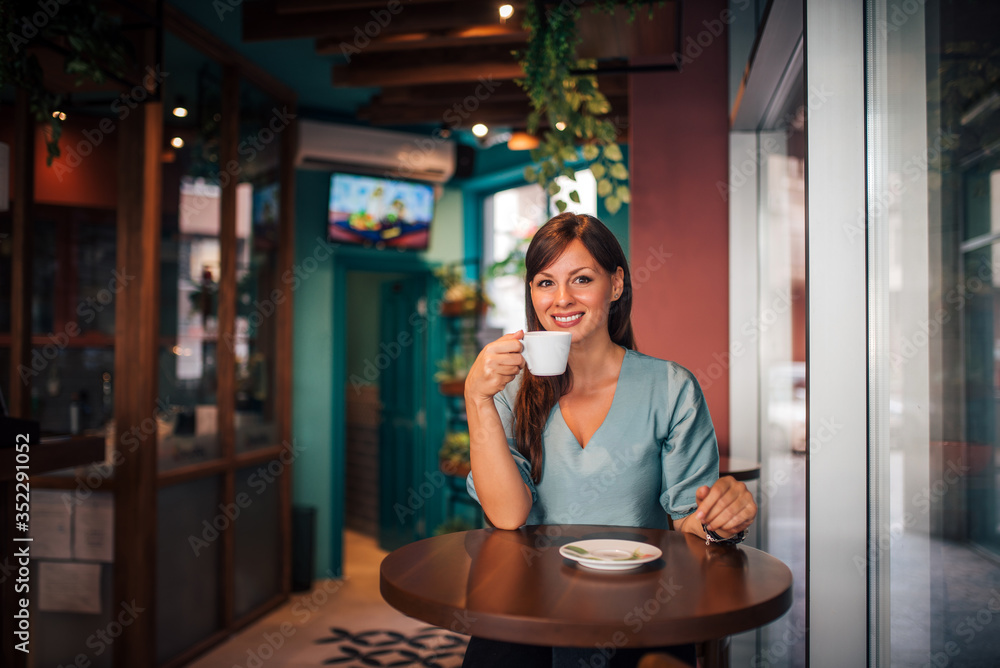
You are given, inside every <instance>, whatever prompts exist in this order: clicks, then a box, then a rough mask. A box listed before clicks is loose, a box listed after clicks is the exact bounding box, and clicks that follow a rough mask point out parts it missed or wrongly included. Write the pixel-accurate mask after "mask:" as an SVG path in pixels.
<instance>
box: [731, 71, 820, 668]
mask: <svg viewBox="0 0 1000 668" xmlns="http://www.w3.org/2000/svg"><path fill="white" fill-rule="evenodd" d="M790 90H791V92H790V93H789V94H788V97H787V98H786V99H785V100H783V101H781V102H780V103H781V104H782V105H783V109H784V112H783V113H782V114H781V115H780V118H782V119H783V120H782V121H781V123H780V125H779V127H777V128H775V129H773V130H768V131H764V132H760V133H758V146H759V151H760V166H761V168H760V172H759V184H758V185H759V202H760V204H759V216H760V219H759V221H758V236H759V239H760V249H759V252H760V262H759V267H760V282H759V285H760V295H759V298H758V310H757V318H756V320H755V321H754V322H752V323H748V324H749V325H750V326H751V328H752V330H753V334H752V335H751V336H753V338H755V339H756V340H757V344H758V348H759V355H760V357H759V359H760V404H759V410H760V417H759V424H760V461H761V480H764V481H767V484H764V485H762V486H761V487H760V493H759V494H758V501H759V504H760V522H759V527H758V528H757V531H758V532H759V536H758V539H759V542H760V547H761V548H762V549H764V550H765V551H767V552H769V553H770V554H773V555H774V556H776V557H778V558H779V559H781V560H782V561H783V562H785V563H786V564H787V565H788V567H789V568H790V569H791V570H792V575H793V577H794V581H795V592H794V593H795V596H794V602H793V604H792V609H791V610H790V611H789V613H788V615H786V616H785V617H784V618H782V619H780V620H778V621H777V622H775V623H773V624H770V625H769V626H767V627H765V628H764V629H762V631H761V645H760V647H759V650H758V654H756V655H755V659H756V660H760V659H764V660H766V662H767V663H766V665H768V666H774V667H775V668H777V667H779V666H804V665H806V659H805V657H806V643H805V642H803V640H804V638H805V629H806V617H805V612H806V606H805V601H806V597H805V582H806V542H805V541H806V503H805V499H806V457H807V446H806V346H805V342H806V327H805V323H806V303H805V301H806V300H805V294H806V292H805V286H806V283H805V278H806V272H805V258H806V243H805V219H806V218H805V136H804V131H803V130H804V126H803V124H802V113H801V111H802V109H804V106H805V99H804V94H803V81H802V72H801V70H799V73H798V75H797V76H796V77H795V81H794V82H793V84H792V86H791V89H790ZM746 329H747V328H746V327H742V328H741V330H743V331H745V330H746ZM762 665H764V664H762Z"/></svg>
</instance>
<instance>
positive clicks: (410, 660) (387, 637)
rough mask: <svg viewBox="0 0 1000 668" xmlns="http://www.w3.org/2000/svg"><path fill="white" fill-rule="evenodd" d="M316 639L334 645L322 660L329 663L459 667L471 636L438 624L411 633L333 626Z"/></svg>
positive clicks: (336, 664)
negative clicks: (325, 633) (451, 630)
mask: <svg viewBox="0 0 1000 668" xmlns="http://www.w3.org/2000/svg"><path fill="white" fill-rule="evenodd" d="M317 642H318V643H320V644H326V645H332V647H331V649H332V650H333V654H332V656H331V657H330V658H329V659H326V660H325V661H323V665H327V666H424V667H425V668H458V667H459V666H461V665H462V659H463V658H464V657H465V648H466V646H467V645H468V644H469V639H468V638H467V637H466V636H461V635H458V634H455V633H451V632H449V631H446V630H445V629H441V628H438V627H436V626H428V627H425V628H422V629H419V630H418V631H417V633H415V634H414V635H411V636H406V635H404V634H402V633H399V632H398V631H385V630H381V629H376V630H371V631H362V632H360V633H354V632H353V631H349V630H347V629H341V628H337V627H331V628H330V635H329V636H327V637H324V638H321V639H320V640H318V641H317Z"/></svg>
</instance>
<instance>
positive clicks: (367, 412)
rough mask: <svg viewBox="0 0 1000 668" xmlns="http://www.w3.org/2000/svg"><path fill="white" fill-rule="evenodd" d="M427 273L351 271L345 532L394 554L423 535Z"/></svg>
mask: <svg viewBox="0 0 1000 668" xmlns="http://www.w3.org/2000/svg"><path fill="white" fill-rule="evenodd" d="M429 280H430V274H429V272H427V271H426V270H423V269H422V270H415V271H407V272H385V271H369V270H363V269H355V268H352V269H351V270H349V271H346V273H345V300H344V304H345V317H344V319H343V321H342V322H343V325H342V327H341V328H339V329H341V331H343V335H344V340H345V348H344V362H345V363H344V367H343V368H344V378H345V381H344V386H343V387H344V402H343V406H344V432H343V433H344V460H343V461H344V485H343V494H344V497H343V499H344V523H343V528H344V529H345V530H350V531H355V532H357V533H359V534H362V535H364V536H368V537H371V538H374V539H376V541H377V543H378V545H379V547H380V548H381V549H384V550H392V549H395V548H396V547H399V546H401V545H404V544H406V543H409V542H412V541H413V540H416V539H417V538H419V537H421V535H423V533H424V531H425V526H426V523H425V521H424V518H423V513H421V512H418V511H420V510H421V508H419V507H417V506H418V505H420V504H418V502H417V501H419V500H420V499H416V500H415V499H413V498H410V497H411V496H412V494H411V492H412V491H413V490H414V489H418V488H419V485H417V484H416V479H417V477H419V473H420V471H421V470H422V465H423V462H422V458H421V456H420V453H422V452H423V451H424V449H425V445H426V443H427V433H426V432H427V421H426V415H427V407H426V405H425V403H426V394H427V393H426V391H425V387H426V383H427V382H428V371H427V368H428V359H429V355H428V335H427V329H428V321H427V318H426V312H427V292H428V289H429V284H428V283H429Z"/></svg>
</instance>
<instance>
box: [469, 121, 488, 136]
mask: <svg viewBox="0 0 1000 668" xmlns="http://www.w3.org/2000/svg"><path fill="white" fill-rule="evenodd" d="M489 131H490V129H489V128H488V127H486V126H485V125H483V124H482V123H476V124H475V125H473V126H472V134H474V135H476V136H477V137H485V136H486V134H487V133H488V132H489Z"/></svg>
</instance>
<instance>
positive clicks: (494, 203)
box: [483, 169, 597, 332]
mask: <svg viewBox="0 0 1000 668" xmlns="http://www.w3.org/2000/svg"><path fill="white" fill-rule="evenodd" d="M556 181H557V182H558V183H559V185H560V187H561V190H560V193H559V196H557V197H548V196H547V195H546V194H545V191H544V190H542V188H541V187H540V186H538V185H534V184H532V185H526V186H519V187H517V188H508V189H507V190H501V191H500V192H497V193H494V194H493V195H491V196H489V197H487V198H486V202H485V204H484V211H483V214H484V215H483V219H484V223H485V224H484V230H483V232H484V234H483V239H484V243H483V246H484V248H483V274H484V276H486V281H485V285H484V288H485V290H486V294H487V295H488V296H489V298H490V300H492V301H493V307H492V308H491V309H489V311H488V312H487V313H486V327H487V328H491V329H495V330H499V331H501V332H516V331H517V330H519V329H523V328H524V322H525V321H524V253H525V251H527V250H528V244H529V243H530V242H531V238H532V237H533V236H534V235H535V230H537V229H538V228H539V227H541V226H542V225H543V224H544V223H545V221H546V220H548V219H549V218H551V217H552V216H554V215H556V214H557V213H559V209H558V207H557V205H556V201H558V200H560V199H562V200H563V201H565V202H566V204H567V208H566V210H567V211H573V212H575V213H585V214H589V215H591V216H596V215H597V182H596V181H595V180H594V175H593V174H591V173H590V170H589V169H585V170H582V171H579V172H577V173H576V182H575V183H574V182H573V181H572V180H571V179H569V178H567V177H565V176H560V177H558V178H557V179H556ZM571 190H576V191H577V193H578V194H579V195H580V202H579V203H576V202H571V201H569V199H568V198H567V193H569V192H570V191H571Z"/></svg>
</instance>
